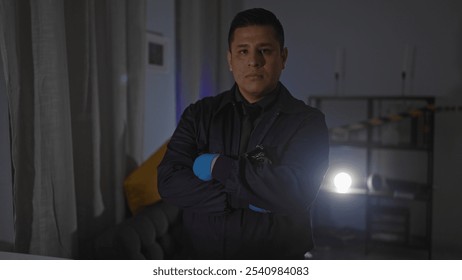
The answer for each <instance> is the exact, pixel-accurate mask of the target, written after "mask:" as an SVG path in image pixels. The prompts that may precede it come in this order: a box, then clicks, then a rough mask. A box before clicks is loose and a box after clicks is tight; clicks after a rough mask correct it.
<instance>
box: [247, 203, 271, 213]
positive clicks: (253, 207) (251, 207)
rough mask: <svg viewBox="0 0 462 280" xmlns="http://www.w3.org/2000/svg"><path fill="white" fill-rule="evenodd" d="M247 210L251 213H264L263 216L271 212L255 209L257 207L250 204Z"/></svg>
mask: <svg viewBox="0 0 462 280" xmlns="http://www.w3.org/2000/svg"><path fill="white" fill-rule="evenodd" d="M249 209H250V210H252V211H255V212H258V213H265V214H268V213H271V211H269V210H266V209H263V208H260V207H257V206H255V205H252V204H249Z"/></svg>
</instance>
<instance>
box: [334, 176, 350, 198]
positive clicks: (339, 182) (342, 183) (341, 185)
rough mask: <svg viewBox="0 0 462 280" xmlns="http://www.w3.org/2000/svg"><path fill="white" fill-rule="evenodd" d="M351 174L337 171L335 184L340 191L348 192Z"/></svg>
mask: <svg viewBox="0 0 462 280" xmlns="http://www.w3.org/2000/svg"><path fill="white" fill-rule="evenodd" d="M351 182H352V181H351V176H350V174H348V173H346V172H340V173H337V175H335V177H334V186H335V188H336V189H337V191H338V192H340V193H346V192H347V191H348V190H349V189H350V187H351Z"/></svg>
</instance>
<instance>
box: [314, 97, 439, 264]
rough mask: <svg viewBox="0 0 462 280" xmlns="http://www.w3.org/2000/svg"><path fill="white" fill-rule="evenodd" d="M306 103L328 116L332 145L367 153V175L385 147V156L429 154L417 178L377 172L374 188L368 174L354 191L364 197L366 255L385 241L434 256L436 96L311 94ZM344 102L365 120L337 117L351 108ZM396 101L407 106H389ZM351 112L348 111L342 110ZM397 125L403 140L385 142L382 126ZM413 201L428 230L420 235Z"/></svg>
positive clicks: (385, 133)
mask: <svg viewBox="0 0 462 280" xmlns="http://www.w3.org/2000/svg"><path fill="white" fill-rule="evenodd" d="M308 102H309V104H310V105H311V106H313V107H317V108H319V109H321V110H322V111H323V112H324V113H325V114H326V119H327V123H328V126H329V132H330V144H331V149H335V148H336V147H354V148H355V149H360V150H363V151H365V153H364V152H363V154H365V156H364V158H362V159H358V160H362V161H363V163H364V166H365V170H364V172H363V173H364V174H366V176H372V174H376V173H377V170H376V169H377V166H375V164H376V163H375V162H374V158H373V155H374V153H376V152H377V151H382V152H383V151H386V153H388V154H387V155H390V154H391V152H390V151H393V153H399V152H403V151H404V152H407V151H413V152H417V153H424V154H425V155H426V168H425V169H426V170H422V171H421V172H420V173H419V176H420V178H419V181H418V182H416V181H409V180H401V179H391V178H386V179H385V178H383V176H382V177H381V176H376V179H377V178H380V180H379V181H378V182H381V184H376V185H375V186H374V185H372V184H367V183H366V182H367V178H363V179H364V180H362V181H361V182H362V184H361V186H357V188H356V190H354V191H352V192H351V194H352V195H365V196H366V200H367V202H366V215H365V216H366V221H365V223H366V227H365V228H366V234H365V235H366V240H365V242H366V246H365V248H366V253H368V252H369V251H370V250H373V249H374V245H376V244H386V245H387V246H391V245H393V246H406V247H410V248H417V249H424V250H427V252H428V257H429V258H430V259H431V258H432V252H431V249H432V244H431V243H432V236H431V233H432V207H433V205H432V201H433V199H432V197H433V138H434V136H433V135H434V112H435V110H434V102H435V98H434V97H430V96H412V97H406V96H354V97H343V96H312V97H310V98H309V100H308ZM346 102H350V103H352V104H357V105H358V107H361V110H362V111H364V118H363V119H362V120H359V121H358V120H356V121H353V122H349V123H345V122H343V123H342V120H339V119H342V118H343V117H342V116H341V115H338V114H339V111H341V110H342V109H344V110H348V109H347V108H345V107H344V106H343V105H342V104H346ZM393 104H394V105H393ZM396 104H398V105H399V106H398V107H400V108H404V109H403V110H401V111H399V110H395V111H392V110H390V109H389V108H390V107H393V106H395V105H396ZM350 107H354V105H353V106H350ZM387 107H388V109H387ZM395 107H396V106H395ZM384 108H385V109H384ZM361 110H352V111H351V113H352V114H355V115H356V117H357V116H358V114H359V113H358V111H361ZM329 114H334V115H336V114H337V116H334V118H335V117H336V120H335V121H332V123H333V124H330V123H329ZM347 115H348V112H346V113H345V114H344V116H347ZM331 119H332V118H331ZM345 119H347V118H346V117H345ZM393 126H397V127H399V135H398V136H397V137H398V138H400V139H398V140H397V139H394V140H392V141H384V140H383V139H384V138H388V140H389V138H390V137H389V135H387V132H385V131H383V130H384V127H388V128H390V127H393ZM395 136H396V135H395ZM398 157H399V156H398ZM331 160H332V159H331ZM379 172H381V171H379ZM376 175H377V174H376ZM415 203H422V204H423V205H424V212H425V213H424V215H425V219H424V221H425V226H424V228H425V230H424V233H423V234H421V235H416V236H414V235H413V233H412V227H411V223H412V218H413V216H414V213H413V209H412V206H413V204H415ZM421 212H422V211H421ZM419 215H420V216H422V214H419Z"/></svg>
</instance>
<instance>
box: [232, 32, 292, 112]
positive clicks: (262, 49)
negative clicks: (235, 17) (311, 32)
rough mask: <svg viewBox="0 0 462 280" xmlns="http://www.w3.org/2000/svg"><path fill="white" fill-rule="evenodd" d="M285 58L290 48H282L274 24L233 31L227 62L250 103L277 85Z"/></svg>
mask: <svg viewBox="0 0 462 280" xmlns="http://www.w3.org/2000/svg"><path fill="white" fill-rule="evenodd" d="M286 59H287V49H286V48H284V49H283V50H281V47H280V45H279V41H278V40H277V39H276V35H275V31H274V29H273V27H271V26H265V25H263V26H260V25H252V26H247V27H240V28H237V29H236V30H235V31H234V36H233V40H232V42H231V46H230V50H229V51H228V63H229V67H230V70H231V71H232V72H233V76H234V80H235V81H236V83H237V85H238V87H239V90H240V92H241V93H242V95H243V96H244V98H245V99H246V100H247V101H249V102H250V103H254V102H257V101H258V100H260V99H261V98H263V96H265V94H267V93H269V92H271V91H272V90H273V89H275V88H276V85H277V83H278V81H279V77H280V76H281V72H282V69H284V67H285V62H286Z"/></svg>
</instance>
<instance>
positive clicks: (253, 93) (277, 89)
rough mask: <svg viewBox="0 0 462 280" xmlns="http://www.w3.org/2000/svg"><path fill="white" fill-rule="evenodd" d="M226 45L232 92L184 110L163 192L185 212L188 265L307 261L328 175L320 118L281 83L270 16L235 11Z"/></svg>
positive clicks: (282, 52)
mask: <svg viewBox="0 0 462 280" xmlns="http://www.w3.org/2000/svg"><path fill="white" fill-rule="evenodd" d="M228 44H229V51H228V62H229V68H230V70H231V71H232V73H233V76H234V79H235V85H234V86H233V88H232V89H231V90H229V91H226V92H224V93H221V94H219V95H217V96H214V97H206V98H204V99H202V100H200V101H198V102H197V103H195V104H192V105H190V106H189V107H188V108H187V109H186V110H185V111H184V112H183V115H182V117H181V120H180V122H179V124H178V127H177V129H176V130H175V132H174V134H173V136H172V138H171V140H170V142H169V144H168V149H167V152H166V154H165V157H164V159H163V160H162V162H161V164H160V165H159V167H158V182H159V184H158V185H159V192H160V194H161V196H162V198H163V199H164V200H166V201H168V202H170V203H172V204H175V205H177V206H179V207H180V208H182V209H183V223H184V238H185V240H184V241H185V245H186V253H187V254H188V255H187V257H188V258H195V259H303V257H304V254H305V253H306V252H307V251H309V250H311V249H312V248H313V240H312V235H311V221H310V207H311V204H312V203H313V201H314V199H315V197H316V195H317V192H318V190H319V186H320V184H321V181H322V179H323V177H324V174H325V172H326V169H327V162H328V152H329V151H328V150H329V148H328V136H327V129H326V125H325V121H324V115H323V114H322V113H321V112H320V111H318V110H316V109H314V108H311V107H309V106H307V105H305V104H304V103H303V102H302V101H299V100H296V99H295V98H294V97H292V95H291V94H290V93H289V91H288V90H287V89H286V88H285V87H284V85H282V83H280V82H279V77H280V75H281V72H282V70H283V69H284V67H285V63H286V60H287V54H288V52H287V48H285V47H284V31H283V28H282V25H281V23H280V22H279V20H278V19H277V18H276V17H275V15H274V14H273V13H271V12H269V11H267V10H264V9H250V10H246V11H243V12H240V13H238V14H237V15H236V16H235V18H234V20H233V21H232V23H231V27H230V31H229V36H228Z"/></svg>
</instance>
